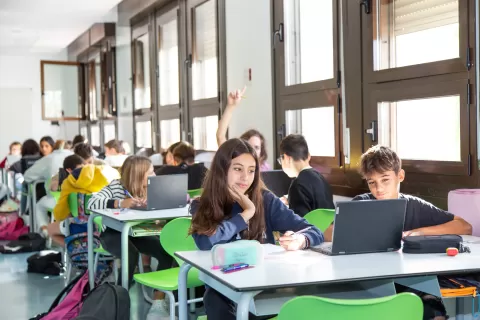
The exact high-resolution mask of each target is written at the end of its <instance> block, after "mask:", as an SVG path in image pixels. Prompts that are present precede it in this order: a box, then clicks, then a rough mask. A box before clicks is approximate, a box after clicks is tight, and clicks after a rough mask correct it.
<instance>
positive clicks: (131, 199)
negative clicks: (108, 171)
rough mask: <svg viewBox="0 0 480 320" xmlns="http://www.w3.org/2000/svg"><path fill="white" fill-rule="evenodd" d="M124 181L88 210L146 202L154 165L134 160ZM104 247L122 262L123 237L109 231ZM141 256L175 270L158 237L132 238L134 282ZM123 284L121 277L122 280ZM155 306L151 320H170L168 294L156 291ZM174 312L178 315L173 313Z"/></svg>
mask: <svg viewBox="0 0 480 320" xmlns="http://www.w3.org/2000/svg"><path fill="white" fill-rule="evenodd" d="M121 171H122V175H121V176H122V177H121V179H120V180H114V181H112V182H111V183H110V184H109V185H108V186H107V187H105V188H104V189H103V190H102V191H100V192H99V193H97V194H94V195H93V196H92V197H91V198H90V200H89V201H88V205H87V206H88V209H90V210H92V209H107V208H112V209H113V208H115V209H120V208H131V207H134V206H137V205H141V204H143V203H145V202H146V200H147V199H146V198H147V181H148V177H150V176H152V175H155V174H154V173H153V165H152V163H151V161H150V160H149V159H148V158H146V157H142V156H130V157H128V158H127V160H125V163H124V164H123V166H122V169H121ZM100 239H101V241H102V245H103V247H104V248H105V250H107V251H108V252H110V253H112V254H113V255H114V256H116V257H118V258H121V256H122V255H121V233H120V232H118V231H115V230H112V229H110V228H107V229H106V230H105V231H103V232H102V234H101V235H100ZM140 253H144V254H147V255H149V256H152V257H155V258H156V259H157V260H158V266H157V270H164V269H169V268H171V267H172V263H173V259H172V257H171V256H170V255H169V254H168V253H167V252H166V251H165V250H164V249H163V247H162V246H161V244H160V241H159V239H158V237H156V236H150V237H139V238H134V237H129V243H128V272H129V273H128V276H129V282H131V281H132V279H133V272H134V270H135V267H136V265H137V262H138V256H139V254H140ZM118 281H119V283H121V276H120V277H119V279H118ZM154 300H155V301H154V303H153V304H152V307H151V308H150V311H149V313H148V315H147V320H153V319H169V312H168V304H167V303H166V301H165V294H164V293H163V292H160V291H156V292H155V294H154ZM172 312H174V311H173V310H172Z"/></svg>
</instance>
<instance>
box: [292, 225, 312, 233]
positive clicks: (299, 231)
mask: <svg viewBox="0 0 480 320" xmlns="http://www.w3.org/2000/svg"><path fill="white" fill-rule="evenodd" d="M311 228H312V227H311V226H310V227H306V228H304V229H302V230H298V231H295V232H294V233H293V234H299V233H303V232H305V231H307V230H310V229H311Z"/></svg>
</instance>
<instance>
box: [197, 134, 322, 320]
mask: <svg viewBox="0 0 480 320" xmlns="http://www.w3.org/2000/svg"><path fill="white" fill-rule="evenodd" d="M259 166H260V164H259V161H258V158H257V154H256V152H255V150H254V149H253V148H252V147H251V146H250V145H249V144H248V142H246V141H244V140H241V139H231V140H228V141H227V142H225V143H223V144H222V145H221V146H220V148H219V149H218V151H217V152H216V154H215V157H214V158H213V161H212V164H211V167H210V170H209V172H208V174H207V177H206V179H205V182H204V188H203V193H202V196H201V198H200V199H199V200H195V201H194V202H193V203H192V206H191V214H192V216H193V218H192V226H191V230H190V233H191V234H192V236H193V238H194V240H195V243H196V245H197V247H198V248H199V249H200V250H210V249H211V248H212V247H213V246H214V245H216V244H218V243H227V242H233V241H236V240H239V239H248V240H258V241H259V242H261V243H271V244H274V243H275V240H274V236H273V232H274V231H279V232H281V233H284V234H283V236H282V237H280V245H281V246H282V247H284V248H285V249H286V250H302V249H306V248H308V247H310V246H316V245H319V244H320V243H322V242H323V234H322V232H321V231H320V230H318V229H317V228H316V227H313V226H311V225H310V224H309V223H308V222H307V221H306V220H305V219H303V218H301V217H299V216H298V215H296V214H295V213H294V212H293V211H292V210H290V209H288V208H287V207H286V206H285V205H284V204H283V203H282V201H281V200H280V199H279V198H277V197H276V196H275V195H273V194H272V193H271V192H269V191H268V190H266V189H265V188H264V186H263V183H262V181H261V178H260V169H259ZM306 227H311V229H309V230H307V231H305V232H303V233H301V234H296V235H295V234H293V233H294V232H295V231H299V230H302V229H304V228H306ZM203 302H204V305H205V309H206V312H207V317H208V319H209V320H217V319H221V320H228V319H232V320H233V319H235V305H234V303H233V302H232V301H231V300H229V299H228V298H226V297H224V296H223V295H221V294H220V293H218V292H217V291H215V290H214V289H212V288H207V290H206V292H205V295H204V300H203Z"/></svg>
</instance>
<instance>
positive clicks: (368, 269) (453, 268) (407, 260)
mask: <svg viewBox="0 0 480 320" xmlns="http://www.w3.org/2000/svg"><path fill="white" fill-rule="evenodd" d="M464 239H465V241H467V242H472V243H467V244H466V245H467V246H469V247H470V249H471V251H472V253H470V254H469V253H462V254H459V255H457V256H456V257H449V256H447V255H446V254H419V255H415V254H403V253H402V252H401V251H399V252H388V253H387V252H386V253H374V254H359V255H347V256H335V257H332V256H327V255H323V254H321V253H317V252H314V251H311V250H306V251H296V252H280V253H271V254H266V256H265V260H264V262H263V264H261V265H258V266H255V267H254V268H252V269H247V270H242V271H239V272H234V273H231V274H223V273H222V272H221V271H219V270H212V269H211V267H212V259H211V254H210V251H189V252H176V253H175V255H176V256H178V257H179V258H181V259H182V260H184V261H185V263H184V264H183V265H182V267H181V268H180V275H179V312H180V313H179V315H180V320H185V319H187V317H186V316H187V305H186V276H187V274H188V270H189V269H190V268H191V267H192V266H193V267H195V268H197V269H198V270H199V271H200V278H201V280H203V281H204V282H205V284H207V285H208V286H210V287H212V288H214V289H216V290H217V291H219V292H221V293H222V294H223V295H225V296H226V297H228V298H230V299H231V300H233V301H234V302H236V303H237V304H238V307H237V319H248V312H249V310H250V311H252V312H253V313H254V314H257V315H263V314H272V313H278V311H279V307H280V306H281V305H282V304H283V303H284V302H286V301H287V300H289V299H290V298H292V297H293V296H297V295H299V294H302V295H303V294H317V295H320V296H324V297H333V298H349V297H356V298H360V297H365V298H366V297H379V296H386V295H392V294H395V288H394V283H393V282H394V281H395V282H397V283H400V284H403V285H406V286H409V287H412V288H415V289H418V290H421V291H424V292H427V293H431V294H434V295H437V296H438V295H439V294H440V291H439V286H438V281H437V280H436V276H437V275H441V274H453V273H464V272H478V271H480V238H475V237H471V236H465V237H464ZM266 246H271V245H266ZM300 287H302V288H300ZM280 288H297V289H292V290H290V291H289V290H287V291H285V290H284V289H283V290H279V291H282V292H281V294H280V297H278V293H279V292H278V291H277V292H276V293H275V296H276V298H273V295H271V294H270V296H268V294H267V295H266V296H267V297H268V300H269V301H268V302H267V300H266V299H265V297H264V298H263V300H262V298H261V297H260V296H258V297H256V296H257V295H258V294H259V293H261V292H262V291H265V290H270V289H280ZM254 297H256V298H255V299H253V298H254ZM272 298H273V299H272ZM257 299H258V300H259V303H257V301H255V302H254V301H253V300H257ZM275 299H276V300H275ZM261 300H262V301H261Z"/></svg>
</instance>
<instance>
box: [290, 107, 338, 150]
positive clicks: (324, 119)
mask: <svg viewBox="0 0 480 320" xmlns="http://www.w3.org/2000/svg"><path fill="white" fill-rule="evenodd" d="M285 120H286V132H287V134H292V133H299V134H302V135H303V136H304V137H305V139H306V140H307V143H308V150H309V151H310V155H311V156H317V157H335V108H334V107H333V106H331V107H319V108H309V109H301V110H288V111H287V112H285ZM319 137H322V138H321V139H319Z"/></svg>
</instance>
